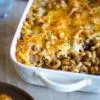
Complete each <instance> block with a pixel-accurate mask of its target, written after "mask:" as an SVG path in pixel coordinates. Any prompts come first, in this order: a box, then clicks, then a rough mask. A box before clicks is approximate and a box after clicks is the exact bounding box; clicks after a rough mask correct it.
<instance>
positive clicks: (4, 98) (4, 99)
mask: <svg viewBox="0 0 100 100" xmlns="http://www.w3.org/2000/svg"><path fill="white" fill-rule="evenodd" d="M0 100H13V99H12V98H11V97H10V96H8V95H6V94H0Z"/></svg>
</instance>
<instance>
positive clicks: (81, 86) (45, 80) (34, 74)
mask: <svg viewBox="0 0 100 100" xmlns="http://www.w3.org/2000/svg"><path fill="white" fill-rule="evenodd" d="M32 2H33V0H29V2H28V4H27V7H26V9H25V11H24V13H23V16H22V18H21V20H20V23H19V25H18V28H17V30H16V33H15V35H14V38H13V41H12V44H11V48H10V56H11V58H12V61H13V63H14V66H15V69H16V72H17V73H18V75H19V76H20V77H21V78H22V79H23V80H24V81H26V82H28V83H30V84H36V85H42V86H47V87H49V88H51V89H54V90H56V91H60V92H73V91H77V90H78V91H85V92H94V93H100V85H99V84H100V76H96V75H87V74H79V73H72V72H64V71H56V70H50V69H43V68H36V67H30V66H26V65H23V64H21V63H19V62H17V60H16V57H15V52H16V43H17V39H18V38H19V37H20V31H21V28H22V25H23V22H24V21H25V19H26V15H27V13H28V11H29V9H30V7H31V5H32Z"/></svg>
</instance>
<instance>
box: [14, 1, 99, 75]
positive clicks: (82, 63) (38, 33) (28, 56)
mask: <svg viewBox="0 0 100 100" xmlns="http://www.w3.org/2000/svg"><path fill="white" fill-rule="evenodd" d="M16 58H17V60H18V61H19V62H20V63H23V64H26V65H28V66H33V67H39V68H40V67H41V68H48V69H53V70H64V71H70V72H78V73H87V74H100V0H97V1H96V0H34V2H33V4H32V6H31V8H30V10H29V12H28V14H27V17H26V20H25V22H24V23H23V27H22V30H21V37H20V38H19V39H18V41H17V45H16Z"/></svg>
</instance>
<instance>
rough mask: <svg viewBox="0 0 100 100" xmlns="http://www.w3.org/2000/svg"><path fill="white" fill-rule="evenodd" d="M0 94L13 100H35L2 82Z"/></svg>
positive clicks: (0, 83)
mask: <svg viewBox="0 0 100 100" xmlns="http://www.w3.org/2000/svg"><path fill="white" fill-rule="evenodd" d="M0 94H7V95H8V96H10V97H12V99H13V100H34V99H33V98H32V97H31V96H30V95H29V94H28V93H26V92H25V91H23V90H22V89H20V88H17V87H15V86H13V85H10V84H8V83H4V82H0Z"/></svg>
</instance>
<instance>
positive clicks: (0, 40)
mask: <svg viewBox="0 0 100 100" xmlns="http://www.w3.org/2000/svg"><path fill="white" fill-rule="evenodd" d="M26 3H27V2H25V1H23V0H15V2H14V5H13V10H12V13H11V14H10V16H9V17H8V19H3V20H0V81H3V82H8V83H10V84H13V85H15V86H18V87H20V88H22V89H24V90H25V91H27V92H28V93H29V94H30V95H32V96H33V97H34V98H35V100H100V94H91V93H83V92H73V93H59V92H55V91H52V90H50V89H48V88H45V87H41V86H36V85H29V84H27V83H25V82H24V81H23V80H21V79H20V77H19V76H18V75H17V73H16V72H15V69H14V67H13V64H12V62H11V60H10V57H9V48H10V43H11V40H12V38H13V35H14V32H15V30H16V27H17V25H18V22H19V20H20V17H21V15H22V12H23V11H24V8H25V6H26Z"/></svg>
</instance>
